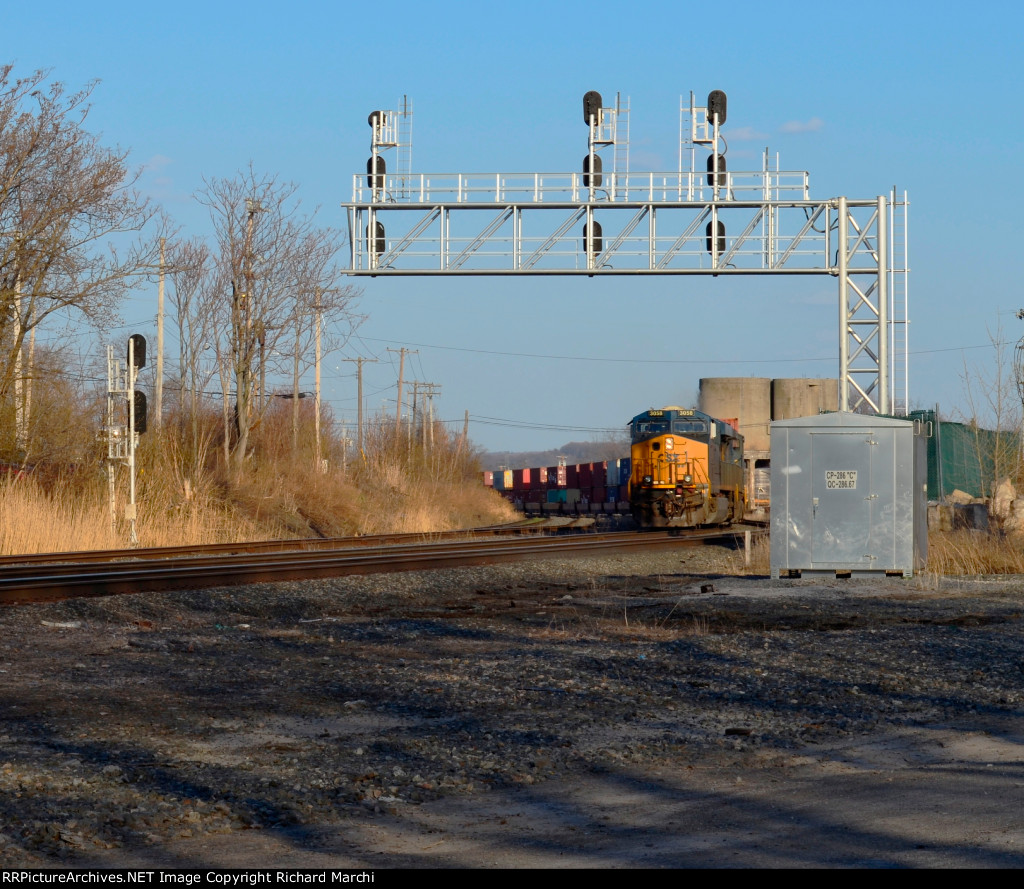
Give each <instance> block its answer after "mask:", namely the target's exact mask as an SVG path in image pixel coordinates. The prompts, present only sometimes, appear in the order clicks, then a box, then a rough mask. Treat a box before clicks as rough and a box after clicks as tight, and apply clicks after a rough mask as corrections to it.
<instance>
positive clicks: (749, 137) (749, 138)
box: [725, 127, 768, 142]
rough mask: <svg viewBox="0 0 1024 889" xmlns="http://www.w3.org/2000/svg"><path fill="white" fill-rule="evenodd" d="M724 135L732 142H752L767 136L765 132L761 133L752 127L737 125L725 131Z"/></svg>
mask: <svg viewBox="0 0 1024 889" xmlns="http://www.w3.org/2000/svg"><path fill="white" fill-rule="evenodd" d="M725 135H726V137H727V138H728V139H730V140H731V141H733V142H753V141H755V140H757V141H759V142H760V141H761V140H763V139H767V138H768V134H767V133H762V132H761V131H760V130H756V129H754V127H737V128H736V129H730V130H727V131H726V134H725Z"/></svg>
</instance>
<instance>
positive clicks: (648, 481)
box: [641, 475, 654, 485]
mask: <svg viewBox="0 0 1024 889" xmlns="http://www.w3.org/2000/svg"><path fill="white" fill-rule="evenodd" d="M641 481H642V482H643V483H644V484H645V485H651V484H654V477H653V476H650V475H645V476H644V477H643V478H642V479H641Z"/></svg>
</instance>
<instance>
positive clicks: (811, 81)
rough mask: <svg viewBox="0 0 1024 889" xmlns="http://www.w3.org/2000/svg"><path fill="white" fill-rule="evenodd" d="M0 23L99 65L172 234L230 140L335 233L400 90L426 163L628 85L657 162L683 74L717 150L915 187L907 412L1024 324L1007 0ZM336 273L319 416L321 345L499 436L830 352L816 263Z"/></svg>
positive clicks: (239, 163)
mask: <svg viewBox="0 0 1024 889" xmlns="http://www.w3.org/2000/svg"><path fill="white" fill-rule="evenodd" d="M716 10H720V11H721V19H720V20H719V21H715V20H714V19H713V17H712V16H713V14H714V12H715V11H716ZM4 18H5V23H4V24H5V27H4V31H5V33H6V34H7V35H16V38H13V37H11V36H9V37H8V40H7V41H6V44H7V46H6V56H5V57H4V60H5V61H9V62H13V63H14V64H15V65H16V69H15V71H16V73H21V74H25V73H28V72H29V71H31V70H34V69H36V68H48V69H52V74H53V77H54V78H56V79H59V80H62V81H64V82H65V83H67V84H68V85H69V86H70V87H78V86H81V85H84V84H85V83H86V82H88V81H91V80H94V79H95V80H98V81H100V83H99V86H98V88H97V90H96V92H95V94H94V101H93V106H94V107H93V112H92V114H91V116H90V118H89V125H90V127H91V128H92V129H93V130H94V131H98V132H101V133H102V136H103V140H104V142H105V143H106V144H109V145H120V146H121V147H123V148H126V149H129V150H130V151H131V155H130V157H131V160H132V161H133V162H134V163H135V164H137V165H142V166H144V167H145V172H144V175H143V177H142V180H141V182H142V186H143V188H144V189H145V191H146V193H147V194H149V195H150V196H151V197H152V198H153V199H154V200H156V201H158V202H160V203H161V204H162V205H163V206H164V208H165V209H166V210H167V212H168V213H169V214H170V215H171V216H172V217H173V218H174V219H175V220H176V221H177V222H178V223H179V225H180V226H181V227H182V230H183V233H184V234H186V235H193V234H197V235H198V234H207V233H208V232H209V224H208V222H207V218H206V215H205V213H204V211H203V209H202V208H201V207H199V206H198V205H196V203H195V202H194V200H193V199H192V197H191V195H192V194H193V193H194V192H195V191H196V190H197V189H199V188H201V187H202V184H203V177H204V176H205V177H226V176H232V175H233V174H234V173H236V172H237V171H238V170H240V169H242V168H244V167H245V166H247V165H248V164H249V163H250V162H252V163H253V165H254V166H255V168H256V169H257V170H258V171H262V172H266V173H271V174H276V175H278V176H279V177H281V178H282V179H284V180H289V181H294V182H296V183H297V184H298V185H299V186H300V194H301V195H302V197H303V200H304V203H305V205H306V206H307V207H310V208H311V207H314V206H319V207H320V208H321V210H320V214H321V215H320V218H321V219H322V221H323V223H324V224H329V225H334V226H338V227H340V228H343V227H344V225H345V220H344V217H343V214H342V212H341V210H340V208H339V204H340V202H342V201H344V200H347V199H348V198H349V197H350V191H351V182H352V174H353V173H357V172H359V171H360V170H363V169H365V167H364V165H365V161H366V157H367V154H368V151H369V132H370V131H369V127H368V126H367V123H366V117H367V114H368V113H369V112H370V111H371V110H373V109H375V108H394V107H396V106H397V103H398V102H399V100H400V99H401V97H402V96H403V95H408V96H409V97H410V99H411V100H412V102H413V107H414V109H415V115H414V123H413V169H414V171H416V172H481V171H487V172H499V171H500V172H563V171H566V172H567V171H570V170H575V169H576V168H577V166H578V164H579V161H580V158H581V157H582V155H583V154H584V153H585V151H586V128H585V127H584V126H583V124H582V122H581V119H580V108H581V98H582V95H583V93H584V92H586V91H587V90H591V89H596V90H599V91H600V92H601V93H602V95H603V96H604V97H605V101H606V104H608V103H609V102H610V101H611V99H612V98H613V97H614V96H615V94H616V92H618V93H621V94H622V96H623V97H627V96H628V97H629V100H630V105H631V115H630V129H631V145H630V152H631V168H632V169H637V170H640V169H653V170H658V169H660V170H673V169H675V168H676V165H677V150H678V108H679V101H680V97H681V96H687V97H688V95H689V93H690V91H691V90H692V91H693V92H694V93H695V94H696V96H697V97H698V99H699V100H700V99H703V98H704V97H706V95H707V93H708V92H709V91H710V90H712V89H723V90H725V91H726V92H727V93H728V96H729V119H728V123H727V126H726V128H725V133H726V135H727V136H728V138H729V150H730V157H729V166H730V169H731V170H738V169H744V168H745V169H757V168H759V167H760V160H759V158H760V153H761V151H762V150H763V149H764V148H765V147H766V146H767V147H769V148H770V149H771V151H772V152H773V153H775V152H778V153H779V154H780V157H781V166H782V168H783V169H788V170H807V171H809V173H810V183H811V194H812V196H813V197H815V198H830V197H835V196H839V195H845V196H847V197H851V198H873V197H875V196H877V195H879V194H888V192H889V190H890V189H891V188H892V187H893V186H896V187H897V188H898V189H900V190H901V191H902V190H903V189H906V190H907V191H908V192H909V197H910V201H911V210H910V259H911V267H912V272H911V276H910V300H911V301H910V319H911V328H910V348H911V353H912V354H911V368H910V381H911V400H912V404H913V405H914V406H931V405H934V404H935V403H936V402H938V403H939V404H940V405H941V407H942V408H943V409H944V410H945V411H947V412H955V411H957V410H958V409H959V410H966V398H965V397H964V393H963V380H962V376H963V372H964V366H965V362H966V364H967V365H968V366H969V367H971V368H972V369H973V368H975V367H977V368H978V369H979V370H980V372H981V373H985V372H986V371H987V370H988V368H990V366H991V364H992V358H993V349H992V348H991V346H990V345H989V343H990V333H995V332H996V331H997V329H999V328H1001V329H1002V333H1003V337H1004V339H1007V340H1009V341H1010V342H1011V344H1012V343H1015V342H1016V340H1017V339H1018V338H1020V337H1021V336H1022V335H1024V324H1022V322H1020V321H1018V320H1017V319H1016V318H1015V317H1014V312H1015V311H1016V310H1017V309H1018V308H1021V307H1022V306H1024V293H1022V292H1021V290H1022V288H1021V286H1020V284H1019V273H1018V271H1017V267H1016V265H1017V264H1016V259H1017V254H1018V249H1019V243H1020V237H1019V229H1020V222H1019V213H1020V208H1021V206H1022V205H1024V201H1022V198H1024V194H1022V190H1024V188H1022V182H1024V176H1022V174H1021V171H1020V166H1021V158H1022V155H1024V152H1022V148H1024V144H1022V143H1024V138H1022V127H1024V115H1022V114H1021V100H1020V96H1021V94H1022V87H1024V76H1022V74H1021V64H1020V61H1019V47H1020V40H1021V38H1020V34H1021V32H1022V25H1024V13H1022V12H1021V7H1020V6H1019V5H1017V4H1010V3H978V4H974V5H972V6H970V7H964V6H962V5H959V4H957V5H954V4H951V3H942V2H939V3H931V4H923V3H908V4H892V3H885V4H883V3H875V2H864V3H858V4H855V5H836V4H832V5H827V4H819V3H782V4H776V5H774V6H767V7H766V6H765V5H764V4H763V3H744V2H737V3H732V4H729V5H728V6H722V5H721V4H697V5H694V4H690V5H687V4H678V3H661V2H648V3H644V4H639V5H627V4H607V3H600V2H592V3H586V4H583V3H558V4H551V3H545V4H542V3H533V2H525V3H519V4H516V5H513V6H509V5H507V4H504V5H501V4H495V5H486V4H478V3H447V4H431V3H417V4H412V3H405V2H393V3H387V4H383V3H373V4H366V3H358V4H356V3H322V2H307V0H294V2H291V3H289V4H259V3H251V2H250V3H245V4H242V3H216V2H214V3H209V2H207V3H196V2H191V0H186V2H179V3H177V4H173V5H168V4H164V5H160V4H155V5H143V4H138V3H126V2H102V3H99V4H93V5H91V6H89V5H85V4H81V3H70V2H65V0H55V2H51V3H49V4H46V5H45V6H42V7H35V8H34V9H33V8H31V7H30V6H29V5H27V4H18V5H16V6H14V7H13V8H9V9H7V10H5V15H4ZM745 161H746V162H745ZM355 283H356V284H357V286H359V287H360V288H361V289H362V291H363V293H362V296H361V298H360V303H359V308H360V310H361V311H362V312H363V313H364V314H365V315H366V316H367V320H366V321H365V323H364V324H363V326H362V327H361V329H360V331H359V333H360V337H359V338H358V339H357V340H355V341H353V342H352V343H351V344H350V345H349V346H348V347H347V348H346V349H345V350H344V352H342V353H339V354H337V355H334V356H331V357H330V358H328V360H326V361H325V372H324V391H325V399H326V400H327V401H329V402H330V403H331V405H332V407H333V409H334V411H335V413H336V415H337V416H339V417H345V418H347V419H349V420H350V421H351V420H353V419H354V417H355V413H356V405H355V379H354V365H353V364H351V363H348V362H345V361H342V360H341V359H342V358H351V357H355V356H356V355H364V356H366V357H376V358H379V359H380V361H379V363H377V364H368V365H366V368H365V373H366V381H365V388H366V392H367V404H368V407H369V408H370V409H371V410H375V409H378V408H380V407H381V405H382V404H390V405H391V407H390V410H393V399H394V397H395V391H396V390H395V382H396V377H397V362H396V361H395V358H396V356H395V354H394V353H392V352H388V351H387V347H389V346H390V347H391V348H393V349H397V348H400V347H402V346H406V347H408V348H411V349H418V353H417V354H415V355H413V356H411V357H410V360H409V365H408V366H407V373H406V376H407V378H410V376H411V378H414V379H420V380H423V381H429V382H433V383H437V384H439V385H440V386H441V396H440V399H439V400H438V402H437V408H438V411H439V415H440V416H441V417H442V418H443V419H446V420H451V421H453V423H455V424H457V425H458V426H460V427H461V422H462V416H463V411H465V410H469V412H470V414H471V416H472V417H473V418H474V420H473V422H472V424H471V437H472V438H473V440H474V441H475V442H476V443H477V444H479V445H481V446H483V447H486V448H488V449H493V450H513V451H514V450H525V449H540V448H547V447H555V446H557V445H559V444H562V443H564V442H566V441H568V440H586V439H588V438H591V437H594V436H595V435H597V434H598V433H596V432H594V431H592V430H599V429H604V428H609V427H621V426H622V425H623V424H625V423H626V422H627V421H628V420H629V418H630V417H631V416H632V415H634V414H636V413H638V412H639V411H641V410H644V409H646V408H647V407H650V406H652V405H662V404H666V403H681V404H684V405H688V404H691V403H693V401H694V398H695V393H696V390H697V382H698V380H699V379H700V378H701V377H707V376H747V375H750V376H765V377H801V376H810V377H822V376H835V375H836V373H837V368H838V330H837V320H836V319H837V314H838V312H837V292H838V291H837V287H836V284H835V281H834V280H832V279H830V278H826V277H820V278H819V277H813V278H806V279H804V278H772V279H768V278H765V277H754V276H751V277H742V278H739V279H726V278H706V277H665V278H658V279H653V278H652V279H646V278H645V279H643V280H638V279H631V278H614V279H600V278H595V279H589V278H583V279H576V278H528V279H527V278H515V277H508V278H500V279H498V278H486V279H484V278H438V279H423V278H400V279H380V278H376V279H372V280H370V279H365V280H364V279H360V280H358V281H356V282H355ZM155 304H156V297H155V286H150V287H148V288H146V289H142V290H140V291H139V292H138V294H137V295H136V296H135V297H134V298H133V299H132V301H131V302H130V304H128V305H126V306H125V309H124V314H125V317H126V320H127V321H128V324H127V326H126V328H125V329H124V330H121V331H111V334H110V336H111V338H112V340H114V341H116V340H117V339H118V338H121V337H123V335H124V334H125V333H126V332H131V331H135V330H139V331H141V332H144V333H147V332H151V331H153V330H155V325H154V321H153V318H154V315H155ZM104 346H105V343H93V342H87V341H83V343H82V344H81V348H82V349H83V350H94V351H95V352H96V353H97V354H99V353H100V351H101V350H102V349H103V347H104ZM442 347H443V348H442ZM171 352H172V354H173V347H171ZM1011 352H1012V349H1011ZM539 356H546V357H539ZM609 359H615V360H609ZM670 362H672V363H670ZM973 372H974V371H973V370H972V373H973ZM304 388H311V380H310V381H309V382H308V384H304ZM388 399H390V402H388V401H386V400H388ZM485 417H486V418H497V419H498V420H500V421H508V422H510V423H512V424H513V425H512V426H509V425H497V424H495V423H493V422H491V421H488V422H486V423H485V422H484V421H483V420H482V419H476V418H485ZM551 427H567V428H565V429H561V428H551Z"/></svg>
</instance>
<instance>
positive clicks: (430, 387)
mask: <svg viewBox="0 0 1024 889" xmlns="http://www.w3.org/2000/svg"><path fill="white" fill-rule="evenodd" d="M420 386H421V387H422V389H423V394H424V396H425V397H426V399H427V411H426V413H427V416H426V424H427V425H426V430H425V433H426V434H425V435H424V447H425V448H426V449H427V450H428V451H432V450H433V449H434V396H435V395H440V394H441V384H440V383H420Z"/></svg>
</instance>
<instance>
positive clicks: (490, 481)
mask: <svg viewBox="0 0 1024 889" xmlns="http://www.w3.org/2000/svg"><path fill="white" fill-rule="evenodd" d="M484 487H485V488H493V487H494V473H493V472H491V471H489V470H488V471H486V472H485V473H484Z"/></svg>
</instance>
